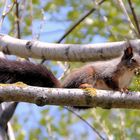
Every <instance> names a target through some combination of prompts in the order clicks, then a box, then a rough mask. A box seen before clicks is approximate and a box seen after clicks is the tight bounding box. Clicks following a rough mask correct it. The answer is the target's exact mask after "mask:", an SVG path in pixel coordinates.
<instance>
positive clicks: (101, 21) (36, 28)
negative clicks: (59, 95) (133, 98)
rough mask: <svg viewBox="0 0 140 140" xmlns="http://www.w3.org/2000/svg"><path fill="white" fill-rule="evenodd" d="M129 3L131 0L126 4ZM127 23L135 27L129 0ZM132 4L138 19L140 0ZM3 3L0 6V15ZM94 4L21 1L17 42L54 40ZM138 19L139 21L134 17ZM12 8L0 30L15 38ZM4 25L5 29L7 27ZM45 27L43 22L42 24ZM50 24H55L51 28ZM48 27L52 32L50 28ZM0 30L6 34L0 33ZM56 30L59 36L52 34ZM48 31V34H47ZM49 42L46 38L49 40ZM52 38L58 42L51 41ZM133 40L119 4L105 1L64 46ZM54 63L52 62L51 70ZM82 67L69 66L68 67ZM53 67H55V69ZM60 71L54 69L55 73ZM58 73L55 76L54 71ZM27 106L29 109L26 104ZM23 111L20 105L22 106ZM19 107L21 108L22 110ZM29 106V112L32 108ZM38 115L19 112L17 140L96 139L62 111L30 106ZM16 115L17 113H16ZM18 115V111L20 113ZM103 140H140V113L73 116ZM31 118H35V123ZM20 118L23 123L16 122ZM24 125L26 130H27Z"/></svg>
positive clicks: (138, 87)
mask: <svg viewBox="0 0 140 140" xmlns="http://www.w3.org/2000/svg"><path fill="white" fill-rule="evenodd" d="M131 1H132V0H131ZM124 2H125V3H124V4H125V6H126V9H127V10H128V13H129V16H130V18H131V20H132V23H133V24H134V26H135V22H134V19H133V16H132V14H131V10H130V7H129V5H128V1H124ZM132 2H133V6H134V9H135V11H136V14H137V16H138V18H139V17H140V2H139V0H133V1H132ZM3 6H4V3H3V2H0V12H1V13H2V10H3V8H4V7H3ZM94 6H95V3H94V1H92V0H86V1H85V0H77V1H75V0H47V1H41V0H32V1H23V0H21V1H20V9H19V15H20V29H21V37H22V38H28V39H32V38H34V39H35V38H36V36H35V35H36V34H37V35H38V36H39V35H40V40H43V41H46V42H47V41H48V42H56V41H57V40H58V39H59V38H60V37H61V35H62V34H64V33H65V31H67V30H68V29H69V28H70V27H71V26H72V25H73V24H74V23H75V22H76V21H77V20H78V19H79V18H80V17H82V16H83V15H84V14H85V13H86V12H88V11H89V10H90V9H91V8H93V7H94ZM138 20H139V19H138ZM15 21H16V16H15V7H14V8H13V9H12V11H10V12H9V13H8V15H7V16H6V19H5V20H4V23H3V24H2V29H3V30H2V31H3V32H5V33H8V34H10V35H12V36H15V33H16V32H17V28H16V27H15V25H16V22H15ZM6 22H7V23H8V25H9V26H7V24H6ZM43 23H44V24H43ZM50 25H54V26H53V27H52V26H50ZM42 26H43V27H42ZM49 27H51V29H49ZM4 29H5V30H4ZM57 30H60V32H61V33H60V34H59V33H58V32H57ZM51 31H52V33H51ZM50 36H51V37H52V38H53V40H51V41H50V40H49V37H50ZM55 36H57V38H56V37H55ZM128 38H129V39H133V38H137V37H136V35H135V34H134V32H133V31H132V30H131V28H130V25H129V22H128V20H127V17H126V15H125V14H124V13H123V11H122V9H121V8H120V6H119V3H118V1H105V2H104V3H103V4H102V5H101V6H99V7H98V10H96V11H95V12H94V13H93V14H91V15H90V16H88V17H87V18H86V19H85V20H84V21H83V22H82V23H80V25H78V26H77V27H76V28H75V29H74V30H73V31H72V32H71V33H70V34H69V35H68V36H67V37H66V38H65V39H64V42H65V43H82V44H84V43H95V42H105V41H120V40H126V39H128ZM56 64H57V63H56V62H53V63H51V65H49V66H51V67H52V70H53V67H54V65H56ZM83 64H84V63H70V66H71V69H73V68H75V67H79V66H80V65H83ZM56 67H57V66H56ZM56 71H57V72H58V71H59V69H57V70H56V69H55V70H54V72H56ZM57 74H58V73H57ZM139 79H140V78H139V76H137V77H135V79H134V81H133V83H132V85H131V87H130V90H133V91H140V81H139ZM26 107H27V108H28V106H26ZM21 108H22V107H21ZM23 108H24V107H23ZM33 109H34V107H33V108H31V109H30V110H33ZM35 110H36V111H37V114H35V115H34V114H33V113H30V111H29V112H24V115H21V116H20V117H19V115H17V117H14V119H13V122H12V126H13V130H14V132H15V136H16V140H24V139H31V140H38V139H40V140H42V139H48V140H59V139H73V140H77V139H80V140H82V139H83V140H85V139H87V140H90V139H91V140H92V139H94V138H95V139H97V140H98V139H99V137H98V136H97V135H96V134H95V132H94V131H92V130H91V128H90V127H89V126H87V125H86V124H85V123H84V122H83V121H81V120H80V119H79V118H78V117H76V116H75V115H74V114H72V113H71V112H69V111H67V110H65V109H64V108H56V107H50V106H49V107H47V108H46V107H43V108H35ZM20 111H21V110H20ZM20 111H19V112H20ZM78 114H80V115H81V116H82V117H83V118H85V120H87V121H88V122H89V123H90V124H91V125H92V126H93V127H94V128H96V129H97V130H98V131H99V132H100V134H101V135H102V136H104V137H105V138H106V139H113V140H138V139H139V137H140V128H139V126H140V121H139V120H140V119H139V116H140V111H139V110H128V109H127V110H125V109H111V110H104V109H99V108H96V109H92V110H88V111H81V112H78ZM35 117H37V118H38V119H37V120H36V121H35ZM21 120H22V123H21ZM27 124H29V126H30V129H28V130H26V129H27V126H26V125H27Z"/></svg>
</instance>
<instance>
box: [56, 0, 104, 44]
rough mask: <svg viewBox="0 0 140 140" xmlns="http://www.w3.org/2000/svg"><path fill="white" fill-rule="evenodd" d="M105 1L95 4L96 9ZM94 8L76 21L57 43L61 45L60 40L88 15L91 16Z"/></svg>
mask: <svg viewBox="0 0 140 140" xmlns="http://www.w3.org/2000/svg"><path fill="white" fill-rule="evenodd" d="M104 1H105V0H101V1H100V2H99V3H97V5H96V7H97V6H99V5H101V4H102V3H103V2H104ZM96 7H94V8H92V9H91V10H90V11H88V12H87V13H85V14H84V15H83V16H82V17H81V18H80V19H79V20H77V21H76V22H75V23H74V24H73V25H72V26H71V27H70V28H69V29H68V30H67V31H66V33H65V34H64V35H63V36H62V37H61V38H60V39H59V40H58V41H57V43H61V42H62V40H63V39H64V38H65V37H66V36H68V35H69V34H70V33H71V32H72V31H73V30H74V29H75V28H76V27H77V26H78V25H79V24H80V23H81V22H82V21H83V20H84V19H85V18H86V17H88V16H89V15H90V14H92V13H93V12H94V11H95V10H96Z"/></svg>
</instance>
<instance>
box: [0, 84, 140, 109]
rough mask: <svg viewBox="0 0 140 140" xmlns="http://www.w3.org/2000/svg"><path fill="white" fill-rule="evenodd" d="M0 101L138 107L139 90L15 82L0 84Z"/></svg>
mask: <svg viewBox="0 0 140 140" xmlns="http://www.w3.org/2000/svg"><path fill="white" fill-rule="evenodd" d="M0 101H1V102H4V101H7V102H8V101H18V102H28V103H34V104H37V105H39V106H44V105H59V106H87V107H91V106H93V107H101V108H105V109H110V108H129V109H130V108H131V109H140V92H131V93H129V94H126V93H120V92H114V91H109V90H108V91H106V90H95V89H90V90H86V89H85V90H82V89H59V88H42V87H33V86H27V85H25V84H23V85H22V84H17V83H16V84H1V85H0Z"/></svg>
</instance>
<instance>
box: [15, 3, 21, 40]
mask: <svg viewBox="0 0 140 140" xmlns="http://www.w3.org/2000/svg"><path fill="white" fill-rule="evenodd" d="M15 6H16V11H15V15H16V33H17V35H16V37H17V38H21V35H20V17H19V3H18V1H17V0H15Z"/></svg>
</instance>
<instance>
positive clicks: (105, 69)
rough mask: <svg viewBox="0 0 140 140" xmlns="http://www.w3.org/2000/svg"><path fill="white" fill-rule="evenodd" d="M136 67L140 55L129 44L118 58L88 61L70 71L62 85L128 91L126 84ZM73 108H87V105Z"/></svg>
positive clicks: (138, 64) (139, 60)
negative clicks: (84, 64) (86, 63)
mask: <svg viewBox="0 0 140 140" xmlns="http://www.w3.org/2000/svg"><path fill="white" fill-rule="evenodd" d="M138 67H140V56H139V55H138V54H136V53H134V52H133V49H132V48H131V47H130V46H129V47H128V48H127V49H126V50H124V54H123V55H122V56H121V57H119V58H116V59H112V60H108V61H98V62H94V63H90V64H88V65H86V66H83V67H81V68H78V69H77V70H75V71H73V72H71V73H70V74H69V75H68V76H67V77H66V78H65V79H64V82H63V85H62V86H63V87H64V88H96V89H102V90H116V91H121V92H122V91H124V92H128V90H127V89H128V86H129V85H130V83H131V81H132V79H133V77H134V75H135V70H136V68H138ZM75 108H78V109H87V108H89V107H75Z"/></svg>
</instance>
